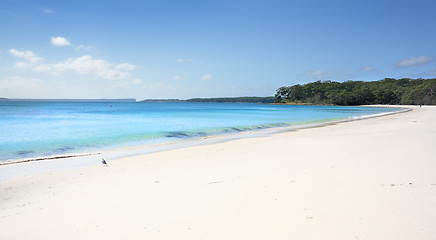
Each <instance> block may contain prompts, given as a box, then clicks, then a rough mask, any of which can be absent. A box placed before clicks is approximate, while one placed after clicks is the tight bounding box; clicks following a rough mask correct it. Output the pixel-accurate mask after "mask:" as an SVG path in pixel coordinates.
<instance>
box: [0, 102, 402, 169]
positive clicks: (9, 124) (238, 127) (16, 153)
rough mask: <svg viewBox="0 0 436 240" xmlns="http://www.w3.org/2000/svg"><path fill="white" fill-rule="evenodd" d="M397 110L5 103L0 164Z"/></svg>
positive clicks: (0, 112)
mask: <svg viewBox="0 0 436 240" xmlns="http://www.w3.org/2000/svg"><path fill="white" fill-rule="evenodd" d="M396 110H398V109H388V108H374V107H338V106H292V105H264V104H248V103H185V102H175V103H169V102H165V103H158V102H147V103H141V102H137V103H135V102H125V103H123V102H113V103H110V102H26V101H0V161H2V160H11V159H22V158H35V157H41V156H56V155H67V154H72V153H84V152H90V151H97V150H100V149H103V148H113V147H125V146H133V145H142V144H152V143H162V142H167V141H172V140H175V139H185V138H192V137H199V136H206V135H214V134H222V133H231V132H238V131H247V130H254V129H262V128H269V127H279V126H289V125H297V124H304V123H313V122H323V121H329V120H335V119H343V118H350V117H358V116H364V115H372V114H378V113H382V112H388V111H396Z"/></svg>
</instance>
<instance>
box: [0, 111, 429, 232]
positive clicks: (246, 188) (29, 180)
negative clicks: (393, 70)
mask: <svg viewBox="0 0 436 240" xmlns="http://www.w3.org/2000/svg"><path fill="white" fill-rule="evenodd" d="M410 108H411V109H412V111H409V112H405V113H400V114H394V115H388V116H383V117H377V118H370V119H365V120H359V121H352V122H344V123H340V124H334V125H328V126H324V127H317V128H309V129H301V130H298V131H288V132H283V133H277V134H274V135H272V136H267V137H252V138H242V139H237V140H232V141H227V142H222V143H214V144H208V145H202V146H191V147H186V148H181V149H175V150H168V151H163V152H157V153H151V154H146V155H139V156H134V157H129V158H125V159H118V160H112V159H109V160H108V161H109V166H108V167H104V166H100V165H98V166H91V167H89V166H88V167H81V168H77V169H72V170H64V171H57V172H52V173H48V174H39V175H34V176H27V177H20V178H15V179H8V180H3V181H1V182H0V239H202V240H204V239H238V240H240V239H250V240H252V239H274V240H279V239H299V240H301V239H335V240H342V239H344V240H345V239H347V240H362V239H371V240H375V239H380V240H386V239H395V240H401V239H404V240H406V239H407V240H410V239H420V240H430V239H433V240H434V239H436V227H435V226H436V174H435V173H436V172H435V170H436V147H435V146H436V107H427V106H425V107H415V106H412V107H410ZM206 141H207V140H206ZM96 159H97V160H98V159H99V158H98V157H96ZM24 164H26V163H24ZM24 164H23V165H24ZM33 164H34V163H33ZM7 167H8V166H0V174H2V172H4V171H7V170H8V168H7Z"/></svg>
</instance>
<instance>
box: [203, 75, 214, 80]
mask: <svg viewBox="0 0 436 240" xmlns="http://www.w3.org/2000/svg"><path fill="white" fill-rule="evenodd" d="M212 77H213V75H212V74H210V73H209V74H205V75H203V76H201V77H200V80H211V79H212Z"/></svg>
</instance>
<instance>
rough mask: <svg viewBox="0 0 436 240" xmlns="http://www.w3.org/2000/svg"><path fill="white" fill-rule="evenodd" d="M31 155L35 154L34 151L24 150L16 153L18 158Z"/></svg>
mask: <svg viewBox="0 0 436 240" xmlns="http://www.w3.org/2000/svg"><path fill="white" fill-rule="evenodd" d="M32 153H35V152H34V151H25V150H23V151H18V152H16V155H19V156H26V155H30V154H32Z"/></svg>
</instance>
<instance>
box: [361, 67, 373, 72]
mask: <svg viewBox="0 0 436 240" xmlns="http://www.w3.org/2000/svg"><path fill="white" fill-rule="evenodd" d="M373 70H374V68H373V67H371V66H365V67H362V68H360V69H359V71H360V72H371V71H373Z"/></svg>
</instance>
